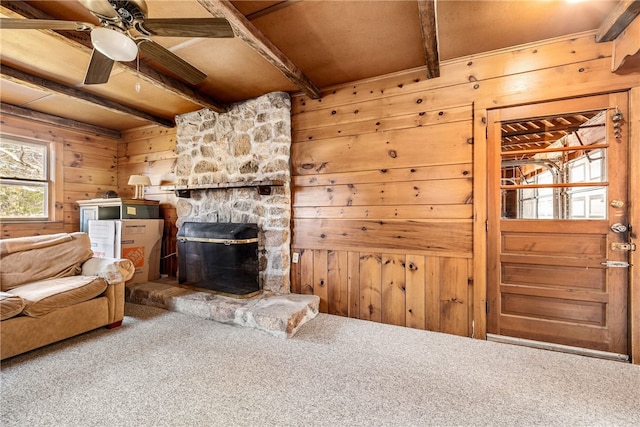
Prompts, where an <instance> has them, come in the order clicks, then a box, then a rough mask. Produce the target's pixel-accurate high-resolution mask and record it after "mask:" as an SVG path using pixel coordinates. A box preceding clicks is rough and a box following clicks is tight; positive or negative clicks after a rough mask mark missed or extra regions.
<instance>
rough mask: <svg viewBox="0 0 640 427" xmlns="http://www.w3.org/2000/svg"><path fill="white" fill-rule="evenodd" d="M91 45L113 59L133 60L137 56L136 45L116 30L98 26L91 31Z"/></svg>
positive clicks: (121, 60)
mask: <svg viewBox="0 0 640 427" xmlns="http://www.w3.org/2000/svg"><path fill="white" fill-rule="evenodd" d="M91 43H93V47H94V48H95V49H96V50H97V51H98V52H100V53H101V54H103V55H104V56H106V57H108V58H110V59H113V60H114V61H120V62H128V61H133V60H134V59H136V56H138V46H137V45H136V42H134V41H133V40H132V39H131V38H129V37H128V36H127V35H126V34H124V33H121V32H119V31H117V30H114V29H110V28H106V27H99V28H94V29H93V30H92V31H91Z"/></svg>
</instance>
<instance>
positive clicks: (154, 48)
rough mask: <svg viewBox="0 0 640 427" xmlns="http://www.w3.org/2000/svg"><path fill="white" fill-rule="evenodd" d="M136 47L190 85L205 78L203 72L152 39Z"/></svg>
mask: <svg viewBox="0 0 640 427" xmlns="http://www.w3.org/2000/svg"><path fill="white" fill-rule="evenodd" d="M138 49H140V51H141V52H142V53H143V54H144V55H147V56H148V57H149V58H151V59H153V60H154V61H157V62H159V63H160V65H162V66H163V67H165V68H166V69H167V70H169V71H171V72H172V73H174V74H175V75H176V76H178V77H179V78H181V79H182V80H184V81H186V82H187V83H189V84H191V85H194V86H195V85H197V84H198V83H200V82H202V81H203V80H204V79H206V78H207V75H206V74H205V73H203V72H202V71H200V70H198V69H197V68H196V67H194V66H193V65H191V64H189V63H188V62H187V61H185V60H184V59H182V58H180V57H179V56H177V55H176V54H174V53H173V52H171V51H170V50H168V49H166V48H164V47H162V46H160V45H159V44H158V43H156V42H154V41H151V40H145V41H143V42H141V43H140V44H138Z"/></svg>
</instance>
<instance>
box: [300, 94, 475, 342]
mask: <svg viewBox="0 0 640 427" xmlns="http://www.w3.org/2000/svg"><path fill="white" fill-rule="evenodd" d="M396 100H397V101H398V102H401V104H398V105H389V106H387V108H388V109H389V110H388V111H394V112H396V113H397V114H398V115H397V116H393V117H389V118H385V120H381V119H380V118H379V117H376V115H377V112H376V111H371V112H363V114H359V113H358V112H356V113H355V115H354V112H353V111H346V110H345V111H336V110H332V109H328V110H316V111H313V112H309V113H305V114H296V111H294V115H293V128H294V134H293V144H292V149H291V152H292V171H293V218H294V219H293V236H292V248H293V252H294V257H296V255H295V253H297V254H298V256H299V259H298V262H297V263H294V264H293V277H292V291H293V292H299V293H307V294H315V295H319V296H320V298H321V305H320V310H321V311H323V312H328V313H332V314H338V315H343V316H349V317H354V318H359V319H366V320H372V321H377V322H383V323H389V324H395V325H401V326H409V327H414V328H420V329H429V330H435V331H442V332H448V333H453V334H457V335H464V336H469V335H471V334H472V332H473V331H472V320H471V319H472V312H471V310H472V301H473V298H472V292H473V268H472V261H471V259H472V249H473V245H472V242H473V232H472V215H473V205H472V203H473V199H472V186H473V182H472V180H473V167H472V148H473V145H472V142H473V123H472V107H471V105H461V106H454V107H451V108H444V109H438V110H429V109H428V108H425V106H424V105H421V102H417V103H412V105H410V106H407V103H406V102H404V101H403V100H402V99H397V98H396ZM391 102H393V100H391ZM325 115H332V116H333V119H332V120H331V121H330V122H329V123H330V124H329V125H327V124H326V123H327V121H326V120H325V119H324V117H325ZM356 115H357V116H356ZM356 119H357V120H356ZM336 135H338V136H336Z"/></svg>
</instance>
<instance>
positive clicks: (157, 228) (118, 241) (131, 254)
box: [88, 219, 164, 284]
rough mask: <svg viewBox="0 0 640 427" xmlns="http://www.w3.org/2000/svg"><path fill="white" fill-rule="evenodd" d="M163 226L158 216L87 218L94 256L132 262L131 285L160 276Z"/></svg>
mask: <svg viewBox="0 0 640 427" xmlns="http://www.w3.org/2000/svg"><path fill="white" fill-rule="evenodd" d="M163 227H164V221H163V220H161V219H121V220H90V221H89V232H88V234H89V239H90V240H91V249H92V250H93V253H94V256H96V257H99V258H128V259H130V260H131V261H132V262H133V265H134V266H135V268H136V271H135V274H134V275H133V277H132V278H131V279H130V280H128V281H127V284H132V283H140V282H148V281H150V280H156V279H159V278H160V253H161V247H162V231H163Z"/></svg>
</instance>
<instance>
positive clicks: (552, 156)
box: [500, 110, 608, 220]
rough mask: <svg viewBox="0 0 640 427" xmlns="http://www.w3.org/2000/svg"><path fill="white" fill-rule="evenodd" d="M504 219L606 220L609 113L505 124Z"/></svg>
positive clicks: (502, 149)
mask: <svg viewBox="0 0 640 427" xmlns="http://www.w3.org/2000/svg"><path fill="white" fill-rule="evenodd" d="M501 143H502V145H501V153H500V155H501V159H502V160H501V163H502V182H501V185H500V189H501V191H502V197H501V199H502V200H501V203H502V218H514V219H551V220H553V219H606V215H607V209H606V206H607V197H608V195H607V185H608V183H607V167H606V166H607V136H606V110H603V111H598V110H596V111H586V112H579V113H568V114H562V115H558V116H549V117H537V118H529V119H524V120H518V121H514V122H503V123H502V141H501Z"/></svg>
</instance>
